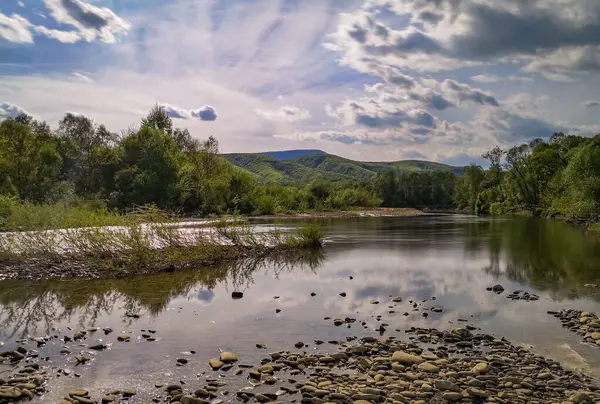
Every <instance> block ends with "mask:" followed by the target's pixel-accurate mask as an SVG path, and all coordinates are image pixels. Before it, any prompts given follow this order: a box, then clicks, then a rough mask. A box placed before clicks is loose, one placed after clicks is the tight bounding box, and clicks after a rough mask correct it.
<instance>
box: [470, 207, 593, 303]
mask: <svg viewBox="0 0 600 404" xmlns="http://www.w3.org/2000/svg"><path fill="white" fill-rule="evenodd" d="M479 243H485V244H486V247H487V252H488V254H489V259H490V264H489V265H487V266H486V267H484V268H483V270H484V271H485V272H486V273H488V274H490V275H492V276H493V277H494V278H498V277H500V276H506V277H507V278H508V279H510V280H512V281H514V282H518V283H521V284H525V285H530V286H531V287H533V288H535V289H537V290H544V291H549V292H550V295H551V297H552V298H553V299H554V300H563V299H573V298H578V297H581V296H589V297H592V298H594V299H595V300H598V301H600V294H599V293H598V290H597V289H596V288H586V287H583V285H585V284H595V283H599V282H600V237H598V235H595V234H593V233H586V232H584V231H583V230H581V229H578V228H576V227H573V226H571V225H569V224H567V223H563V222H560V221H556V220H544V219H534V218H515V219H509V220H502V219H501V220H490V221H486V222H484V223H477V224H472V225H470V226H469V229H468V237H467V241H466V248H467V249H473V248H475V247H474V245H475V244H479Z"/></svg>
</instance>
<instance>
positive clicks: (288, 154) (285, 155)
mask: <svg viewBox="0 0 600 404" xmlns="http://www.w3.org/2000/svg"><path fill="white" fill-rule="evenodd" d="M260 154H262V155H265V156H269V157H273V158H276V159H277V160H290V159H293V158H296V157H304V156H312V155H315V154H327V153H325V152H324V151H322V150H310V149H306V150H305V149H298V150H282V151H270V152H264V153H260Z"/></svg>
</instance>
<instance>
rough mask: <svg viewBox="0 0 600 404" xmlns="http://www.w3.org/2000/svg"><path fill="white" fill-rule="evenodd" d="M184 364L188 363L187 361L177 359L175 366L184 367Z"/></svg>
mask: <svg viewBox="0 0 600 404" xmlns="http://www.w3.org/2000/svg"><path fill="white" fill-rule="evenodd" d="M186 363H188V360H187V359H185V358H177V364H179V365H185V364H186Z"/></svg>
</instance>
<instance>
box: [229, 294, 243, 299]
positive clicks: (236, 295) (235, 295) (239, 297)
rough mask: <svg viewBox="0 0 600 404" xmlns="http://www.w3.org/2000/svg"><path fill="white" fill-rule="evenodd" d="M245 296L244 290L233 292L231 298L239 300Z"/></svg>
mask: <svg viewBox="0 0 600 404" xmlns="http://www.w3.org/2000/svg"><path fill="white" fill-rule="evenodd" d="M243 297H244V293H242V292H231V298H232V299H233V300H239V299H241V298H243Z"/></svg>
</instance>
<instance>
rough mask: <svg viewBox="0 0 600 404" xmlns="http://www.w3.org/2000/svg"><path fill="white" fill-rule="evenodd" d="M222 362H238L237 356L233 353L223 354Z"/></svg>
mask: <svg viewBox="0 0 600 404" xmlns="http://www.w3.org/2000/svg"><path fill="white" fill-rule="evenodd" d="M220 359H221V362H225V363H230V362H236V361H237V360H238V358H237V356H236V355H235V354H234V353H233V352H221V357H220Z"/></svg>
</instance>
